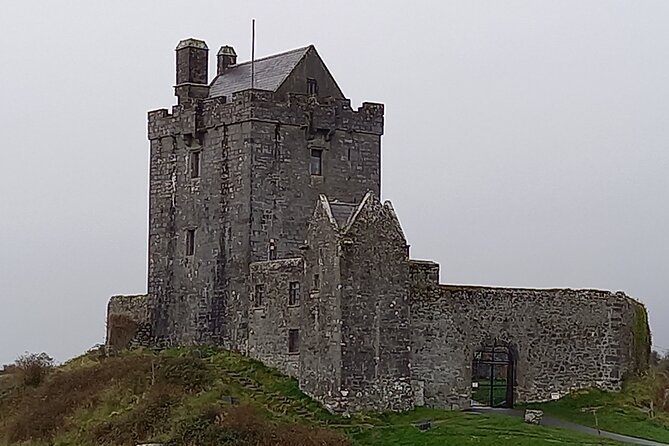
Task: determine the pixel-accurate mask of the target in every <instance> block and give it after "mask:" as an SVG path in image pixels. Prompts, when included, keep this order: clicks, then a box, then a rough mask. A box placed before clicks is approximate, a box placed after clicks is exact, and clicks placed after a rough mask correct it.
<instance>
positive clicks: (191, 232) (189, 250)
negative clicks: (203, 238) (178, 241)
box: [186, 229, 195, 256]
mask: <svg viewBox="0 0 669 446" xmlns="http://www.w3.org/2000/svg"><path fill="white" fill-rule="evenodd" d="M193 254H195V229H188V230H186V255H187V256H192V255H193Z"/></svg>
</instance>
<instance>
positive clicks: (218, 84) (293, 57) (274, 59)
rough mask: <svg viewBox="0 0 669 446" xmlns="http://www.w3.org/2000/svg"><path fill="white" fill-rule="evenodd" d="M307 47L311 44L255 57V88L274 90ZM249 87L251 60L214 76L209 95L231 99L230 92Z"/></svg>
mask: <svg viewBox="0 0 669 446" xmlns="http://www.w3.org/2000/svg"><path fill="white" fill-rule="evenodd" d="M309 48H311V46H305V47H303V48H297V49H294V50H291V51H287V52H285V53H280V54H274V55H273V56H268V57H263V58H262V59H256V61H255V88H257V89H259V90H269V91H276V90H277V89H278V88H279V86H281V84H282V83H283V81H284V80H286V78H287V77H288V75H289V74H290V73H291V72H292V71H293V69H294V68H295V66H296V65H297V63H298V62H299V61H300V60H301V59H302V57H304V55H305V54H306V52H307V51H308V50H309ZM249 88H251V62H244V63H240V64H237V65H235V66H233V67H230V69H229V70H228V71H226V72H225V73H224V74H222V75H220V76H216V77H215V78H214V80H213V81H212V83H211V89H210V90H209V96H210V97H215V96H227V97H228V98H229V99H232V93H235V92H238V91H242V90H247V89H249Z"/></svg>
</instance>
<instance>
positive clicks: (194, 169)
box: [190, 150, 201, 178]
mask: <svg viewBox="0 0 669 446" xmlns="http://www.w3.org/2000/svg"><path fill="white" fill-rule="evenodd" d="M200 154H201V152H200V151H199V150H198V151H195V152H190V177H191V178H200Z"/></svg>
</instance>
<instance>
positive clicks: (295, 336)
mask: <svg viewBox="0 0 669 446" xmlns="http://www.w3.org/2000/svg"><path fill="white" fill-rule="evenodd" d="M299 351H300V330H298V329H297V328H291V329H289V330H288V353H298V352H299Z"/></svg>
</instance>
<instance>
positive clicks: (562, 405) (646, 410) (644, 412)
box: [526, 372, 669, 443]
mask: <svg viewBox="0 0 669 446" xmlns="http://www.w3.org/2000/svg"><path fill="white" fill-rule="evenodd" d="M663 379H665V378H664V377H663V376H658V375H656V374H655V373H652V372H651V373H650V374H649V375H647V376H645V377H642V378H637V379H634V380H630V381H628V383H627V384H626V385H625V388H624V389H623V391H622V392H620V393H615V392H602V391H599V390H584V391H579V392H575V393H573V394H571V395H567V396H565V397H564V398H562V399H560V400H558V401H552V402H548V403H541V404H527V405H526V407H528V408H536V409H541V410H543V411H544V412H545V413H546V414H547V415H551V416H553V417H555V418H560V419H563V420H567V421H571V422H573V423H578V424H582V425H585V426H590V427H597V425H598V426H599V428H600V429H602V430H606V431H610V432H616V433H619V434H623V435H629V436H633V437H639V438H645V439H648V440H655V441H659V442H663V443H669V414H668V413H667V412H666V411H663V410H662V408H661V407H659V406H658V405H657V403H651V401H654V400H657V394H658V392H660V391H662V389H663V385H664V384H662V383H663Z"/></svg>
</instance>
